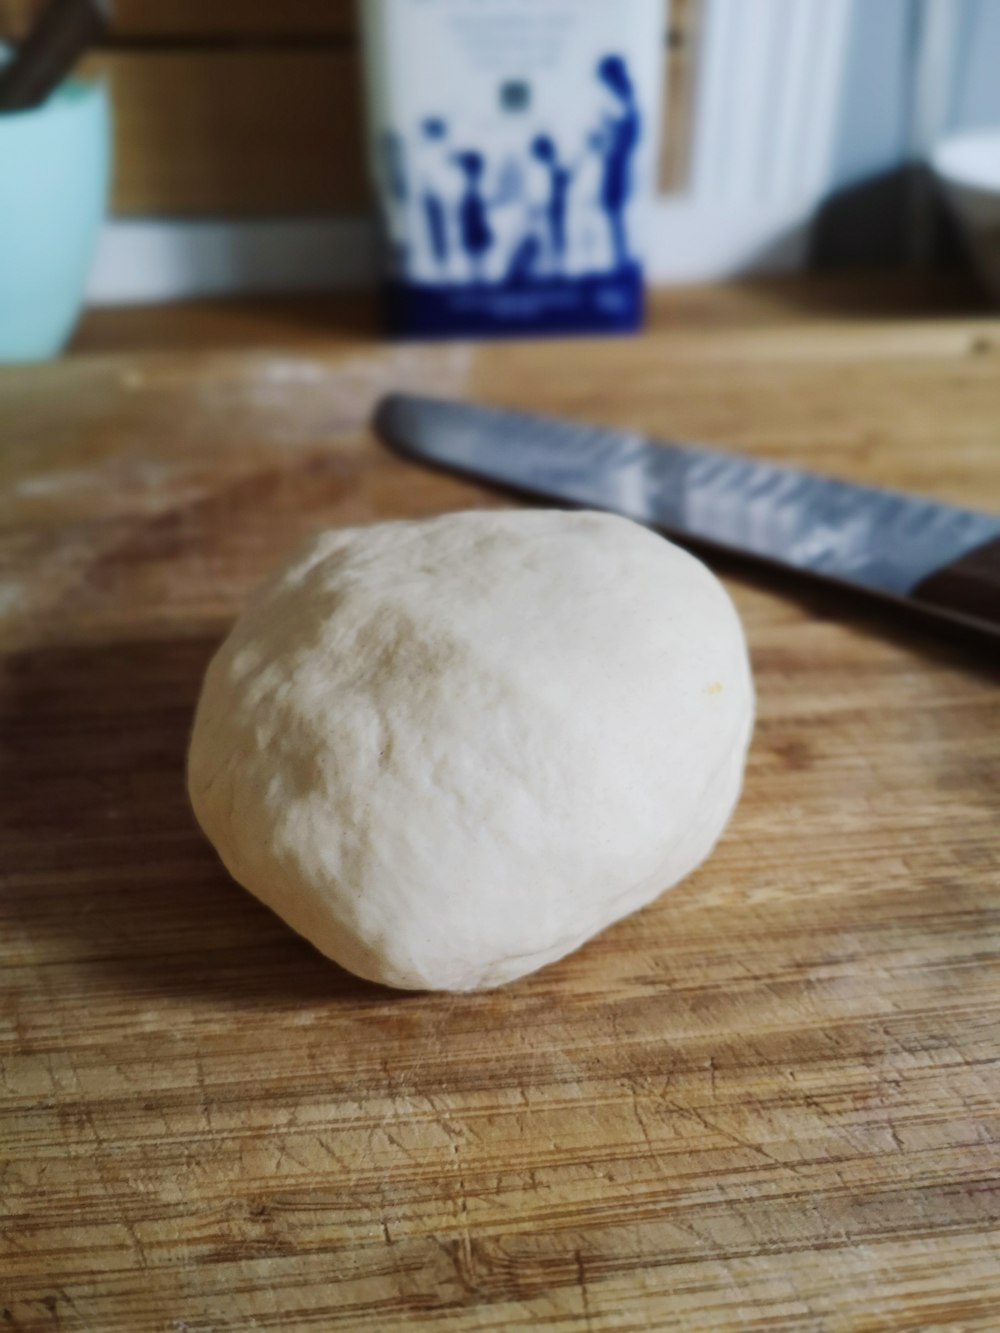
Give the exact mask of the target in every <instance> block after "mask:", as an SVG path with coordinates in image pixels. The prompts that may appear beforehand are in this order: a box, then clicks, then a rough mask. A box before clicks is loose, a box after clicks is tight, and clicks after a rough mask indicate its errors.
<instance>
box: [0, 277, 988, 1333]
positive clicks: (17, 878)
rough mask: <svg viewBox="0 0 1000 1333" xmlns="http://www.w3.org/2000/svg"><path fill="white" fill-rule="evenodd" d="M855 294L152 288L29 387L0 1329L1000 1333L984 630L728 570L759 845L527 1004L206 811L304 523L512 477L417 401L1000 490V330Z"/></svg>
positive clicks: (5, 912) (367, 515) (5, 1031)
mask: <svg viewBox="0 0 1000 1333" xmlns="http://www.w3.org/2000/svg"><path fill="white" fill-rule="evenodd" d="M812 291H813V289H812V288H810V287H808V286H802V287H797V288H793V289H789V288H784V289H782V292H783V294H781V292H779V294H778V295H774V294H772V295H771V296H769V297H766V298H765V297H761V296H760V294H759V292H758V296H757V297H756V298H753V297H748V296H747V294H746V293H745V292H744V293H734V294H727V293H725V292H718V291H716V292H706V293H700V294H699V293H694V294H692V293H688V294H686V295H685V296H684V297H683V298H680V299H678V301H677V303H676V306H675V305H674V303H673V302H672V301H671V299H670V298H669V297H666V298H664V299H663V302H662V304H661V305H660V306H659V307H658V312H657V316H656V319H655V320H654V325H653V327H652V329H651V330H650V331H649V332H648V333H647V334H646V335H645V336H644V337H643V338H642V339H641V340H639V341H620V342H613V343H597V342H586V341H581V342H574V343H544V344H535V345H530V346H529V345H516V346H515V345H511V346H490V347H483V348H471V347H464V346H453V347H452V346H438V347H422V348H421V347H391V346H387V345H382V344H379V343H378V342H376V341H375V339H374V338H373V336H371V335H370V334H368V333H366V332H365V331H364V330H365V328H366V327H367V323H366V319H365V318H358V316H357V307H356V306H344V307H343V312H344V322H343V323H342V324H341V325H340V326H339V327H338V325H337V322H336V320H337V313H336V311H337V307H336V305H335V304H334V303H330V302H326V303H319V304H317V305H312V304H310V303H306V302H301V303H288V302H285V303H277V304H274V305H266V304H265V305H259V306H256V307H244V308H232V307H229V308H224V307H217V308H215V309H214V311H213V310H211V309H208V308H201V309H195V310H192V311H187V312H184V311H173V312H164V313H162V314H156V313H150V314H147V315H145V316H141V317H140V316H138V315H136V313H135V312H132V313H130V314H129V315H128V316H127V317H125V316H123V317H122V320H121V321H120V322H119V323H118V324H116V322H115V320H116V317H115V316H114V314H108V315H105V316H94V317H93V318H92V320H91V323H90V325H89V326H88V327H87V328H85V329H84V330H83V332H82V334H81V338H80V341H79V343H78V346H79V347H81V348H86V347H87V346H88V345H89V346H91V347H92V348H94V347H101V348H103V350H102V351H100V352H98V351H94V350H92V351H90V352H85V351H81V352H80V353H79V354H78V355H76V356H74V357H71V358H69V359H67V360H65V361H63V362H61V363H59V364H56V365H52V366H48V367H40V368H37V369H32V370H19V371H6V372H4V373H3V374H2V375H0V441H2V449H0V496H2V499H0V506H2V509H0V523H2V530H0V562H2V581H0V607H2V611H3V616H2V627H3V649H4V657H3V664H2V702H0V714H2V722H0V725H2V750H0V761H2V767H3V776H2V786H0V875H2V878H0V968H2V986H0V1079H2V1088H0V1095H2V1102H0V1106H2V1120H0V1328H2V1329H6V1328H10V1329H12V1330H77V1329H91V1330H100V1333H119V1331H120V1333H144V1331H145V1330H191V1331H192V1333H193V1331H195V1330H197V1331H198V1333H207V1331H208V1330H223V1329H225V1330H237V1329H239V1330H243V1329H267V1330H271V1329H281V1330H286V1329H303V1330H304V1329H317V1330H325V1329H332V1328H343V1329H349V1330H362V1331H367V1330H370V1331H371V1333H375V1331H376V1330H377V1331H378V1333H384V1331H386V1330H402V1329H404V1328H406V1329H409V1328H434V1329H447V1330H465V1329H469V1330H499V1329H551V1330H567V1331H568V1330H576V1329H591V1330H597V1329H601V1330H603V1329H623V1330H626V1329H631V1330H644V1329H669V1328H718V1329H739V1328H765V1327H767V1328H772V1327H773V1328H797V1329H835V1330H839V1329H863V1330H875V1329H914V1330H915V1329H925V1328H942V1329H957V1330H967V1329H984V1330H985V1329H991V1330H995V1329H996V1328H997V1327H1000V1150H998V1146H997V1142H998V1137H1000V1063H998V1056H1000V966H998V949H1000V852H998V848H1000V821H998V818H997V815H998V792H1000V691H998V677H997V674H996V670H995V667H996V663H995V662H991V661H990V660H989V659H988V657H987V656H986V655H985V654H984V653H977V652H975V651H974V650H970V649H968V648H965V647H961V646H955V645H951V646H948V645H946V644H944V643H942V642H939V641H937V640H936V639H935V637H934V636H933V635H931V634H928V633H927V632H926V631H925V630H922V629H919V628H913V627H907V626H904V625H895V624H892V623H890V622H888V621H887V620H886V618H885V616H884V614H883V613H881V612H879V611H876V610H873V609H871V608H868V607H860V606H857V605H856V604H854V603H853V602H851V601H850V599H846V598H838V599H836V600H832V599H830V598H828V597H827V596H825V595H823V594H821V593H820V592H817V591H810V592H803V591H802V590H801V589H795V588H792V587H788V586H784V585H781V584H776V583H775V582H774V581H773V580H769V579H768V578H765V577H764V576H758V575H754V574H752V573H751V572H749V571H748V570H746V569H742V568H741V567H740V566H739V565H738V563H736V562H733V563H730V564H727V565H726V567H725V568H724V569H723V571H722V572H723V574H724V576H725V578H726V581H727V583H728V585H729V587H730V588H731V589H732V592H733V594H734V596H735V598H736V601H737V603H738V605H739V609H740V611H741V613H742V615H743V617H744V619H745V623H746V627H747V632H748V635H749V640H750V644H751V649H752V653H753V659H754V664H755V669H756V678H757V685H758V690H759V706H760V719H759V724H758V727H757V733H756V738H755V742H754V746H753V751H752V754H751V757H750V764H749V771H748V775H747V784H746V792H745V798H744V800H743V802H742V804H741V806H740V808H739V811H738V814H737V815H736V817H735V819H734V821H733V823H732V825H731V828H730V829H729V831H728V833H727V835H726V837H725V839H724V841H723V842H722V844H721V846H720V847H719V849H718V851H717V853H716V855H715V856H714V857H713V858H712V859H711V860H710V862H709V863H708V864H707V865H706V866H704V867H703V868H702V869H701V870H700V871H699V872H698V873H697V874H695V875H694V876H692V877H691V879H690V880H689V881H687V882H686V883H685V884H683V885H682V886H681V887H679V888H677V889H676V890H675V891H674V892H672V893H670V894H668V895H667V896H666V897H664V898H663V899H662V900H661V901H660V902H658V903H657V904H655V905H654V906H652V907H650V908H649V909H647V910H646V911H643V912H642V913H640V914H639V915H637V916H635V917H633V918H631V919H629V920H627V921H625V922H622V923H621V924H619V925H618V926H616V927H614V928H613V929H611V930H609V931H608V932H607V933H606V934H604V935H603V936H602V937H600V938H599V939H597V940H596V941H594V942H592V943H591V944H589V945H588V946H587V947H585V948H584V949H583V950H582V951H580V952H579V953H578V954H576V955H575V956H574V957H571V958H569V959H567V960H565V961H564V962H562V963H560V964H558V965H556V966H553V967H550V968H548V969H546V970H545V971H543V972H541V973H539V974H537V975H535V976H534V977H531V978H528V979H526V980H524V981H522V982H520V983H517V984H515V985H512V986H510V987H508V988H506V989H503V990H499V991H496V992H494V993H490V994H482V995H472V996H464V997H461V998H455V997H438V996H427V995H399V994H393V993H390V992H387V991H384V990H380V989H379V988H377V987H375V986H372V985H368V984H364V983H361V982H358V981H356V980H354V979H352V978H351V977H350V976H348V975H346V974H344V973H343V972H341V971H339V970H338V969H337V968H336V967H335V966H333V965H332V964H330V963H328V962H326V961H324V960H323V959H322V958H320V957H319V956H318V955H316V954H315V953H313V952H312V951H311V950H310V948H309V947H308V946H307V945H305V944H304V943H303V942H301V941H300V940H299V939H297V938H296V937H295V936H294V935H293V934H292V933H291V932H290V931H289V930H287V929H286V928H285V927H284V926H283V925H282V924H281V922H280V921H278V920H277V919H276V918H274V917H273V916H271V915H270V914H269V913H268V912H267V911H266V910H265V909H264V908H262V907H260V906H258V905H257V904H256V903H255V902H253V901H252V900H251V899H250V898H249V896H248V895H247V894H245V893H244V892H243V891H242V890H241V889H239V888H237V887H236V886H235V885H234V884H233V883H232V882H231V881H230V880H229V879H228V878H227V877H226V875H225V874H224V873H223V871H222V870H221V869H220V868H219V866H218V865H217V864H216V861H215V859H214V857H213V854H212V852H211V850H210V849H209V847H208V846H206V844H205V843H204V842H203V841H202V839H201V837H200V836H199V834H198V833H197V831H196V830H195V828H194V826H193V823H192V819H191V816H190V815H189V813H188V809H187V805H186V801H185V795H184V787H183V776H182V770H183V763H184V753H185V744H186V739H187V733H188V726H189V722H190V717H191V711H192V707H193V705H194V702H195V698H196V694H197V691H198V687H199V680H200V677H201V674H202V671H203V669H204V666H205V664H206V662H207V660H208V657H209V655H210V653H211V652H212V650H213V648H214V646H215V644H216V643H217V642H218V639H219V637H220V635H221V634H222V633H223V632H224V631H225V629H226V626H227V624H228V623H229V621H230V620H231V618H232V616H233V615H234V613H235V612H236V611H237V609H238V608H239V606H240V603H241V602H242V600H243V598H244V596H245V594H246V592H247V590H248V589H249V588H250V586H251V585H252V584H253V583H254V582H255V580H256V579H257V578H258V577H259V576H260V575H262V574H263V573H264V572H265V571H266V570H267V569H268V568H269V567H270V566H271V565H272V564H273V562H274V561H275V560H276V559H277V558H279V557H280V555H281V554H282V552H283V551H284V550H285V549H286V548H287V547H288V545H289V544H290V543H291V542H292V541H294V540H295V539H297V537H298V536H299V534H301V533H302V532H304V531H305V530H307V529H311V528H314V527H316V526H318V525H322V524H339V523H355V522H368V521H371V520H375V519H378V518H383V517H389V516H393V515H411V514H430V513H436V512H438V511H441V510H446V509H453V508H457V507H461V506H470V505H487V504H490V505H492V504H501V503H506V501H505V500H504V499H503V498H502V497H499V496H495V495H493V494H490V493H488V492H487V491H486V490H484V489H480V488H478V487H475V486H472V485H469V484H466V483H464V482H459V481H457V480H453V479H449V478H447V477H444V476H436V475H431V474H430V473H425V472H423V471H421V470H420V469H418V468H416V467H414V466H412V465H409V464H405V463H403V462H401V461H397V460H395V459H393V458H391V457H389V456H387V455H386V454H385V453H384V452H383V451H382V450H381V449H380V448H379V447H378V446H377V445H376V444H375V443H374V442H373V440H372V439H371V437H370V435H369V434H368V432H367V430H366V426H365V422H366V419H367V416H368V413H369V410H370V407H371V404H372V402H373V400H374V399H375V397H376V396H377V395H378V394H379V393H380V392H382V391H383V390H385V389H388V388H390V387H392V388H398V387H400V386H409V387H413V388H422V389H433V390H436V391H438V392H442V393H450V394H461V395H470V396H474V397H481V398H483V399H489V400H493V401H497V402H500V403H508V404H517V405H523V406H528V407H532V408H538V409H545V410H550V411H556V412H562V413H566V414H571V415H577V416H580V417H584V418H589V419H593V420H597V421H605V422H610V423H616V424H619V425H623V426H630V427H643V428H647V429H650V430H653V431H658V432H663V433H676V434H679V435H682V436H690V437H695V438H697V437H702V438H704V439H712V440H717V441H726V442H728V443H730V444H731V445H732V446H733V447H735V448H737V449H739V450H743V451H746V452H747V453H751V454H760V455H768V456H773V457H777V458H779V459H783V460H786V461H790V462H796V463H800V464H803V465H806V466H809V467H814V468H817V469H825V470H827V471H829V472H832V473H836V474H838V475H841V476H844V477H848V478H856V479H858V480H861V481H869V482H885V483H891V484H893V485H898V486H905V487H911V488H913V489H915V490H921V491H926V492H928V493H931V494H936V495H939V496H942V497H944V498H947V499H953V500H957V501H967V502H973V503H977V504H980V505H989V504H992V505H994V506H995V505H1000V441H998V434H1000V322H998V321H997V320H995V319H994V320H991V319H989V318H987V317H985V316H974V315H969V316H967V317H960V318H944V317H937V318H933V319H932V318H925V319H922V320H913V319H907V320H903V319H898V320H897V319H893V318H883V319H881V320H879V321H877V322H872V321H868V320H862V319H858V318H857V317H855V316H854V315H852V314H851V313H850V306H849V303H848V306H847V307H841V308H833V307H823V308H821V306H820V304H819V303H817V302H815V301H814V300H813V299H812V296H811V293H812ZM755 301H756V305H755ZM727 311H728V312H729V314H728V315H727ZM352 312H353V313H352ZM678 312H681V313H678ZM139 319H141V320H142V321H143V326H144V328H145V333H146V336H145V349H144V350H129V346H130V345H132V335H129V337H128V338H126V339H123V340H122V342H121V345H120V346H119V348H118V350H115V349H114V346H113V344H114V332H115V329H116V328H119V329H122V328H125V329H127V328H129V327H131V328H132V330H133V333H134V332H135V322H136V320H139ZM185 320H186V321H187V334H185V332H184V329H185ZM130 321H131V323H130ZM158 321H160V322H161V323H158ZM213 321H214V322H213ZM161 326H162V328H163V330H164V333H165V341H166V342H167V343H168V344H169V347H168V349H167V350H163V351H155V350H149V346H150V345H154V344H155V342H156V336H157V329H158V328H159V327H161ZM226 329H228V330H229V334H228V335H226V334H225V330H226ZM206 330H209V331H211V330H215V331H216V335H217V336H216V341H215V345H214V347H213V345H212V339H211V338H210V337H208V335H206ZM237 334H238V336H237ZM139 341H142V340H139ZM188 342H190V344H191V345H192V346H190V347H189V346H187V345H186V344H187V343H188ZM236 343H239V344H240V345H239V346H236V345H235V344H236ZM192 348H194V350H192Z"/></svg>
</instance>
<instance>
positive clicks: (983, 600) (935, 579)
mask: <svg viewBox="0 0 1000 1333" xmlns="http://www.w3.org/2000/svg"><path fill="white" fill-rule="evenodd" d="M910 596H911V597H912V598H913V600H914V601H916V602H920V603H923V604H924V605H925V606H937V607H940V608H941V609H942V610H944V611H950V612H952V613H953V614H958V615H961V616H968V617H970V618H971V619H973V620H979V621H982V622H984V623H985V624H987V625H996V626H997V627H998V628H1000V537H994V539H993V540H992V541H990V542H986V543H985V544H984V545H983V546H977V547H975V548H974V549H973V550H971V551H969V552H967V554H965V555H963V556H960V557H959V559H958V560H954V561H952V563H951V564H950V565H945V566H944V567H943V568H942V569H936V570H935V571H934V573H933V574H928V575H927V577H926V578H924V579H921V581H920V582H919V583H918V584H917V586H916V587H915V588H914V589H913V591H912V592H911V593H910Z"/></svg>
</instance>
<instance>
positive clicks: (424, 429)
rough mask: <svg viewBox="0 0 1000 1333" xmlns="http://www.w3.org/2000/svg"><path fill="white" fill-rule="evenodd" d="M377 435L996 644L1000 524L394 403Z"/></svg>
mask: <svg viewBox="0 0 1000 1333" xmlns="http://www.w3.org/2000/svg"><path fill="white" fill-rule="evenodd" d="M374 428H375V430H376V432H377V433H378V435H379V436H380V437H381V438H382V439H383V440H384V442H385V443H386V444H388V445H390V446H391V447H392V448H393V449H395V450H397V451H398V452H400V453H402V454H405V455H407V456H408V457H410V458H414V459H417V460H420V461H422V462H426V463H430V464H432V465H434V466H437V467H443V468H448V469H452V470H454V471H458V472H462V473H465V474H467V475H470V476H473V477H477V478H481V479H483V480H486V481H492V482H496V483H498V484H500V485H503V486H508V487H513V488H515V489H516V490H519V491H525V492H529V493H531V494H533V495H541V496H549V497H552V498H555V499H558V500H561V501H564V502H569V503H571V504H574V505H584V506H586V507H588V508H593V509H608V510H613V511H614V512H615V513H619V514H625V515H627V517H629V518H632V519H635V520H637V521H638V522H640V523H644V524H646V525H648V526H649V527H653V528H657V529H659V530H662V531H663V532H666V533H669V534H670V535H672V536H676V537H679V538H681V539H682V540H683V539H690V540H692V541H696V542H702V543H708V544H710V545H712V546H714V547H718V548H722V549H723V550H727V551H731V552H735V553H738V554H741V555H748V556H752V557H754V558H756V559H758V560H763V561H766V562H768V563H770V564H777V565H782V566H785V567H787V568H790V569H793V570H796V571H799V572H801V573H807V574H811V575H817V576H820V577H822V578H825V579H828V580H832V581H834V582H836V583H840V584H846V585H848V586H851V587H854V588H861V589H864V590H865V591H866V592H868V593H875V594H878V595H880V596H882V597H888V598H891V599H892V600H894V601H896V602H902V603H905V604H909V605H911V606H913V607H917V608H919V609H920V610H922V611H924V612H927V613H931V614H933V615H935V616H937V617H944V618H946V619H948V620H950V621H953V622H957V623H960V624H963V625H965V626H967V627H972V628H975V629H977V630H979V631H985V632H986V633H988V634H992V635H996V636H998V637H1000V516H998V515H994V514H987V513H980V512H977V511H975V510H971V509H960V508H957V507H956V506H954V505H949V504H944V503H941V502H939V501H937V500H931V499H924V498H922V497H919V496H915V495H903V494H901V493H898V492H895V491H886V490H877V489H875V488H873V487H868V486H855V485H852V484H851V483H849V482H844V481H836V480H834V479H833V478H830V477H821V476H817V475H815V474H812V473H808V472H799V471H797V470H795V469H793V468H786V467H778V466H777V465H775V464H772V463H766V462H763V461H760V460H757V459H750V458H746V457H742V456H739V455H736V454H729V453H723V452H722V451H721V450H716V449H708V448H703V447H701V446H700V445H693V444H679V443H674V442H673V441H669V442H667V441H663V442H660V441H654V440H649V439H646V438H645V437H644V436H642V435H638V434H632V433H629V432H622V431H616V430H608V429H604V428H601V427H596V426H587V425H582V424H577V423H574V422H569V421H561V420H556V419H554V418H547V417H536V416H529V415H526V414H523V413H519V412H506V411H500V410H498V409H496V408H487V407H480V406H477V405H474V404H471V403H458V402H447V401H445V400H443V399H436V398H424V397H419V396H415V395H409V394H393V395H390V396H389V397H388V398H384V399H383V400H382V402H381V403H380V404H379V406H378V408H377V410H376V414H375V420H374Z"/></svg>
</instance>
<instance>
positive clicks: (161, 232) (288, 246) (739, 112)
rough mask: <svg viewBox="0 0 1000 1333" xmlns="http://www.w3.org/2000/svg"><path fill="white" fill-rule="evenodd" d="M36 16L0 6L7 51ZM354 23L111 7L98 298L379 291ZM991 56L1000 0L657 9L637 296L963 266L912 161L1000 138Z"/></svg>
mask: <svg viewBox="0 0 1000 1333" xmlns="http://www.w3.org/2000/svg"><path fill="white" fill-rule="evenodd" d="M362 2H363V0H362ZM40 8H41V6H40V5H39V4H38V3H37V0H0V38H3V39H6V40H8V41H12V42H17V41H18V40H20V39H21V38H22V36H23V34H24V33H25V32H26V31H27V30H28V28H29V26H30V24H31V23H32V21H33V18H34V17H35V16H36V15H37V13H38V12H39V10H40ZM357 29H358V24H357V16H356V13H355V4H354V0H117V3H116V4H115V5H114V9H113V15H112V17H111V21H110V26H109V28H108V30H107V33H106V35H105V36H104V37H103V38H102V39H101V40H100V44H99V45H98V46H97V47H96V49H93V50H92V51H91V52H90V53H89V54H88V55H87V56H86V58H85V60H84V62H83V65H82V71H83V72H84V73H87V74H91V75H96V76H100V77H101V78H103V79H104V80H106V83H107V87H108V89H109V93H110V101H111V111H112V124H113V177H112V188H111V201H110V216H109V219H108V221H107V224H106V226H105V227H104V229H103V232H102V235H101V238H100V243H99V246H98V250H97V258H96V262H95V264H94V266H93V269H92V271H91V275H90V279H89V284H88V289H87V299H88V301H89V302H90V303H128V302H150V301H161V300H163V301H165V300H173V299H177V298H181V297H190V296H197V295H208V294H224V293H233V294H237V293H240V292H260V291H268V290H279V291H280V290H297V289H303V288H340V287H343V288H348V287H360V286H365V285H366V284H369V283H370V282H371V281H372V280H373V277H374V274H375V269H376V258H375V253H374V250H375V247H374V243H373V236H372V227H371V224H370V222H369V217H370V203H369V191H368V187H367V184H366V168H365V150H364V131H363V110H362V102H363V95H362V93H363V90H362V86H361V85H362V71H361V61H360V57H359V38H358V30H357ZM998 54H1000V0H876V2H874V3H873V0H673V3H672V4H670V5H669V6H668V5H666V4H665V5H664V25H663V57H662V58H663V68H664V74H665V94H664V101H663V116H664V122H663V133H662V146H661V156H660V168H659V199H658V203H657V205H656V210H655V219H654V226H653V229H652V230H653V234H652V253H651V255H650V263H649V270H650V276H651V278H652V280H653V281H654V282H657V281H659V282H672V283H678V282H679V283H683V282H700V281H705V280H712V279H718V278H723V277H728V276H731V275H734V274H742V273H747V272H753V273H759V272H784V271H793V270H796V269H800V268H802V267H807V266H808V267H819V268H835V267H838V266H839V267H846V266H850V267H857V266H867V265H872V266H879V267H882V268H885V267H887V266H895V265H909V264H916V265H930V264H934V265H942V264H958V263H960V262H962V251H961V248H960V246H959V245H958V244H957V242H956V236H955V234H954V232H953V230H952V228H951V225H950V223H949V221H948V219H947V217H946V215H945V213H944V211H943V209H942V207H941V202H940V196H939V192H938V191H937V190H936V189H934V188H933V182H932V181H930V180H929V178H928V174H927V172H926V171H925V168H924V164H925V163H926V162H927V160H928V158H929V156H930V155H931V153H932V152H933V150H934V147H935V145H936V144H938V143H939V142H940V141H941V140H942V139H944V138H946V137H947V136H950V135H954V134H956V133H958V132H961V131H967V130H973V129H983V128H989V127H995V126H997V125H1000V78H998V77H997V57H998ZM996 174H997V177H998V181H997V185H998V187H1000V167H998V168H997V173H996Z"/></svg>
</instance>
